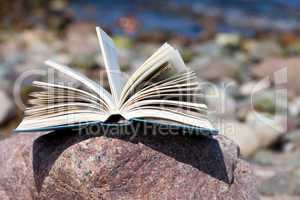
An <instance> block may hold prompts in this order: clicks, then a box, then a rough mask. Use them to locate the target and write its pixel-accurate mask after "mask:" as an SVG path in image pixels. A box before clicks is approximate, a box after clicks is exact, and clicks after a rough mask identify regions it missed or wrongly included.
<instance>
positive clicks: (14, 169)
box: [0, 132, 258, 200]
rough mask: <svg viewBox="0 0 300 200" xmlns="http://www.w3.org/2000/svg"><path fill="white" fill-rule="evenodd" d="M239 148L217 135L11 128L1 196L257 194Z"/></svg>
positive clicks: (0, 163) (0, 168)
mask: <svg viewBox="0 0 300 200" xmlns="http://www.w3.org/2000/svg"><path fill="white" fill-rule="evenodd" d="M238 156H239V151H238V148H237V146H236V145H235V144H234V143H233V142H232V141H230V140H228V139H227V138H225V137H224V136H217V137H214V138H204V137H184V136H158V135H156V136H150V135H148V136H144V135H143V136H137V137H135V138H133V139H132V138H129V137H127V136H126V137H125V136H124V137H118V138H117V137H114V138H112V137H105V136H99V137H92V138H87V137H83V136H79V135H78V134H76V133H72V132H54V133H49V134H27V135H17V136H13V137H11V138H9V139H6V140H3V141H1V142H0V199H22V200H24V199H25V200H26V199H47V200H49V199H56V200H57V199H72V200H77V199H81V200H82V199H113V200H115V199H124V200H125V199H126V200H127V199H159V200H161V199H170V200H171V199H172V200H173V199H183V200H186V199H197V200H201V199H210V200H212V199H225V200H226V199H228V200H229V199H232V200H233V199H234V200H239V199H243V200H244V199H245V200H246V199H250V200H252V199H258V193H257V190H256V187H255V181H254V178H253V174H252V170H251V169H250V166H249V165H248V164H247V163H246V162H245V161H242V160H241V159H239V157H238Z"/></svg>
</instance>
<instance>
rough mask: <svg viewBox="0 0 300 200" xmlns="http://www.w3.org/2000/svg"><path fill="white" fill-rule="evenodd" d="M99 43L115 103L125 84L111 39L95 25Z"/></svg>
mask: <svg viewBox="0 0 300 200" xmlns="http://www.w3.org/2000/svg"><path fill="white" fill-rule="evenodd" d="M96 31H97V35H98V40H99V44H100V47H101V52H102V56H103V60H104V64H105V68H106V71H107V75H108V81H109V85H110V89H111V92H112V95H113V97H114V100H115V102H116V104H118V102H119V100H120V95H121V92H122V89H123V87H124V84H125V79H124V77H123V75H122V72H121V70H120V67H119V64H118V56H117V52H116V48H115V46H114V43H113V41H112V39H111V38H110V37H109V36H108V35H107V34H106V33H105V32H104V31H103V30H102V29H101V28H99V27H96Z"/></svg>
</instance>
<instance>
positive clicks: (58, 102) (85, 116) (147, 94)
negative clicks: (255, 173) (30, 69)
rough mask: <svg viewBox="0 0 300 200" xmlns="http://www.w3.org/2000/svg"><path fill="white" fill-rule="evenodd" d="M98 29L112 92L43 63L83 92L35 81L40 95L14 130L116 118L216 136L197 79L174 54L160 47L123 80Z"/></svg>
mask: <svg viewBox="0 0 300 200" xmlns="http://www.w3.org/2000/svg"><path fill="white" fill-rule="evenodd" d="M96 30H97V35H98V39H99V43H100V47H101V51H102V56H103V59H104V63H105V67H106V71H107V73H108V79H109V85H110V88H111V92H112V94H110V93H109V92H108V91H106V90H105V89H104V88H103V87H101V86H100V85H99V84H97V83H96V82H94V81H92V80H90V79H88V78H87V77H86V76H85V75H83V74H81V73H79V72H76V71H74V70H73V69H71V68H69V67H67V66H64V65H60V64H58V63H55V62H53V61H46V64H47V65H48V66H49V67H51V68H53V69H55V70H57V71H58V72H60V73H63V74H65V75H68V76H70V77H71V78H73V79H75V80H76V81H78V82H80V83H82V84H83V86H85V88H87V90H84V89H77V88H73V87H68V86H64V85H59V84H55V83H46V82H37V81H36V82H34V85H35V86H36V87H37V88H39V89H40V90H41V91H37V92H34V93H32V94H31V96H32V97H33V98H32V99H31V100H30V101H29V103H30V104H31V105H32V106H31V107H29V108H27V109H26V111H25V117H24V119H23V121H22V122H21V124H20V125H19V126H18V128H17V129H16V130H17V131H41V130H56V129H58V128H65V127H72V126H73V125H74V126H75V125H76V124H88V123H104V124H106V123H107V122H108V123H111V121H109V120H110V117H111V116H112V115H114V114H120V115H121V116H123V117H124V118H125V119H127V120H129V121H130V120H137V121H138V120H140V121H143V120H146V121H149V122H150V121H151V122H155V123H157V124H161V123H162V122H167V124H176V125H178V126H181V127H184V126H190V127H195V128H201V130H203V129H205V130H209V131H213V132H214V133H216V129H214V128H213V126H212V125H211V123H210V122H209V120H208V118H207V107H206V105H205V104H203V103H202V101H201V98H202V94H201V91H200V88H199V84H198V82H197V77H196V75H195V73H194V72H193V71H191V70H190V69H188V68H187V67H186V66H185V64H184V62H183V60H182V58H181V56H180V54H179V52H178V50H176V49H175V48H173V47H172V46H170V45H169V44H167V43H166V44H164V45H162V46H161V47H160V48H159V49H158V50H157V51H156V52H155V53H154V54H153V55H152V56H151V57H150V58H149V59H147V60H146V61H145V63H144V64H143V65H142V66H140V67H139V68H138V69H137V71H136V72H134V73H133V74H132V76H131V77H130V79H129V80H128V81H127V82H125V80H124V77H123V76H122V73H121V71H120V68H119V65H118V62H117V53H116V49H115V47H114V44H113V41H112V40H111V38H110V37H109V36H108V35H107V34H106V33H104V32H103V31H102V30H101V29H100V28H99V27H97V28H96Z"/></svg>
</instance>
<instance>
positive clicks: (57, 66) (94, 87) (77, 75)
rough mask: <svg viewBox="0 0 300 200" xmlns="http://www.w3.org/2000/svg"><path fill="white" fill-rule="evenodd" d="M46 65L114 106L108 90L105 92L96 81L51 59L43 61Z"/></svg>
mask: <svg viewBox="0 0 300 200" xmlns="http://www.w3.org/2000/svg"><path fill="white" fill-rule="evenodd" d="M45 64H46V65H48V66H49V67H52V68H53V69H56V70H58V71H60V72H62V73H64V74H66V75H68V76H70V77H72V78H74V79H75V80H77V81H79V82H81V83H82V84H84V85H85V86H86V87H88V88H89V89H91V90H93V91H94V92H95V93H96V94H98V95H99V96H100V97H101V98H103V99H104V100H105V102H106V103H107V104H108V105H109V106H110V107H111V108H114V107H115V103H114V102H113V99H112V97H111V94H110V93H109V92H107V91H106V90H105V89H104V88H103V87H101V86H100V85H99V84H98V83H96V82H94V81H92V80H90V79H89V78H87V77H86V76H85V75H83V74H81V73H79V72H77V71H75V70H73V69H71V68H69V67H68V66H65V65H61V64H58V63H56V62H53V61H51V60H47V61H46V62H45Z"/></svg>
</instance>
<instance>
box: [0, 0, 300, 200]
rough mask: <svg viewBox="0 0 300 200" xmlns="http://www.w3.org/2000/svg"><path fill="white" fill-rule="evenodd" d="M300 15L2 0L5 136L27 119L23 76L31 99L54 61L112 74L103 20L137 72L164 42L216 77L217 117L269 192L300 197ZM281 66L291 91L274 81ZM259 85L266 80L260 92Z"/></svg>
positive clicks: (247, 2) (294, 1)
mask: <svg viewBox="0 0 300 200" xmlns="http://www.w3.org/2000/svg"><path fill="white" fill-rule="evenodd" d="M299 19H300V1H298V0H267V1H260V0H210V1H209V0H202V1H201V2H200V1H196V0H181V1H179V0H166V1H160V2H159V1H139V0H131V1H127V0H109V1H106V0H104V1H95V0H84V1H83V0H82V1H81V0H52V1H43V0H27V1H25V0H10V1H4V0H0V104H1V106H0V140H1V139H4V138H7V137H9V136H11V135H12V134H13V133H12V129H14V128H15V127H16V126H17V124H18V123H19V122H20V120H21V118H22V113H23V109H24V108H22V107H20V106H19V105H16V104H17V102H18V101H16V98H15V97H14V95H13V90H14V86H15V85H16V82H18V83H20V84H21V85H22V87H21V88H20V90H19V92H20V95H21V96H20V99H19V101H20V100H22V101H24V102H26V100H27V98H28V93H29V92H30V91H32V89H33V88H32V87H31V83H32V81H33V80H39V79H42V77H41V76H40V75H39V73H36V74H32V73H31V74H30V75H26V74H25V75H24V72H27V71H29V70H33V69H38V70H40V69H43V66H44V65H43V62H44V60H46V59H53V60H55V61H57V62H59V63H63V64H67V65H69V66H71V67H73V68H76V69H77V70H80V71H82V72H83V73H85V74H86V75H87V76H89V77H90V78H92V79H95V80H97V79H98V77H99V74H102V75H104V76H105V71H104V68H103V62H102V60H101V58H100V51H99V47H98V43H97V38H96V32H95V26H96V25H99V26H101V27H102V28H103V29H104V30H105V31H106V32H107V33H109V34H110V35H111V36H112V37H113V40H114V42H115V43H116V45H117V47H118V49H119V52H118V53H119V57H120V59H119V63H120V65H121V67H122V70H123V71H124V72H126V73H128V74H130V73H132V72H133V71H134V70H135V69H136V68H137V67H138V66H140V65H141V64H142V63H143V62H144V61H145V59H146V58H148V57H149V56H150V55H151V54H152V53H153V52H154V51H155V50H156V49H157V48H158V47H159V46H160V45H162V44H163V43H164V42H169V43H170V44H172V45H174V46H175V47H177V48H178V49H179V50H180V53H181V54H182V56H183V58H184V61H185V62H186V64H187V65H188V66H189V67H191V68H192V69H194V70H195V71H196V72H197V74H198V77H199V81H209V83H211V84H212V85H213V87H206V89H205V92H206V94H207V95H208V97H209V98H207V99H206V103H207V104H208V106H209V109H210V112H211V119H212V121H213V122H214V124H215V126H216V127H218V128H219V129H220V131H221V133H222V134H225V135H226V136H228V137H230V138H231V139H233V140H234V141H235V142H236V143H238V144H239V146H240V149H241V155H242V157H243V158H244V159H246V160H248V161H249V162H251V163H252V164H253V168H254V175H255V176H256V177H257V184H258V186H259V187H258V188H259V191H260V194H261V197H262V199H300V189H299V188H300V128H299V125H300V124H299V122H300V120H299V119H300V96H299V95H300V78H299V77H298V76H300V66H299V65H300V23H298V22H299ZM282 68H284V69H287V71H281V76H283V77H285V76H286V77H287V81H283V85H281V86H280V87H281V88H287V94H286V95H285V93H284V92H283V93H278V92H276V91H278V85H277V83H276V81H272V80H275V79H274V72H276V71H277V72H278V70H280V69H282ZM285 72H286V73H285ZM266 77H267V78H268V79H269V80H270V82H269V83H268V82H266V81H261V80H263V79H264V78H266ZM257 85H260V86H261V85H263V86H265V88H264V89H263V90H261V91H259V92H257V94H255V95H253V88H255V87H256V86H257ZM105 87H107V85H105ZM216 88H217V90H216ZM283 91H285V90H283ZM251 96H252V97H253V96H254V98H252V103H251ZM257 113H259V114H261V115H262V116H265V117H267V119H272V123H271V124H270V123H269V124H266V123H265V120H260V119H258V118H257Z"/></svg>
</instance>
